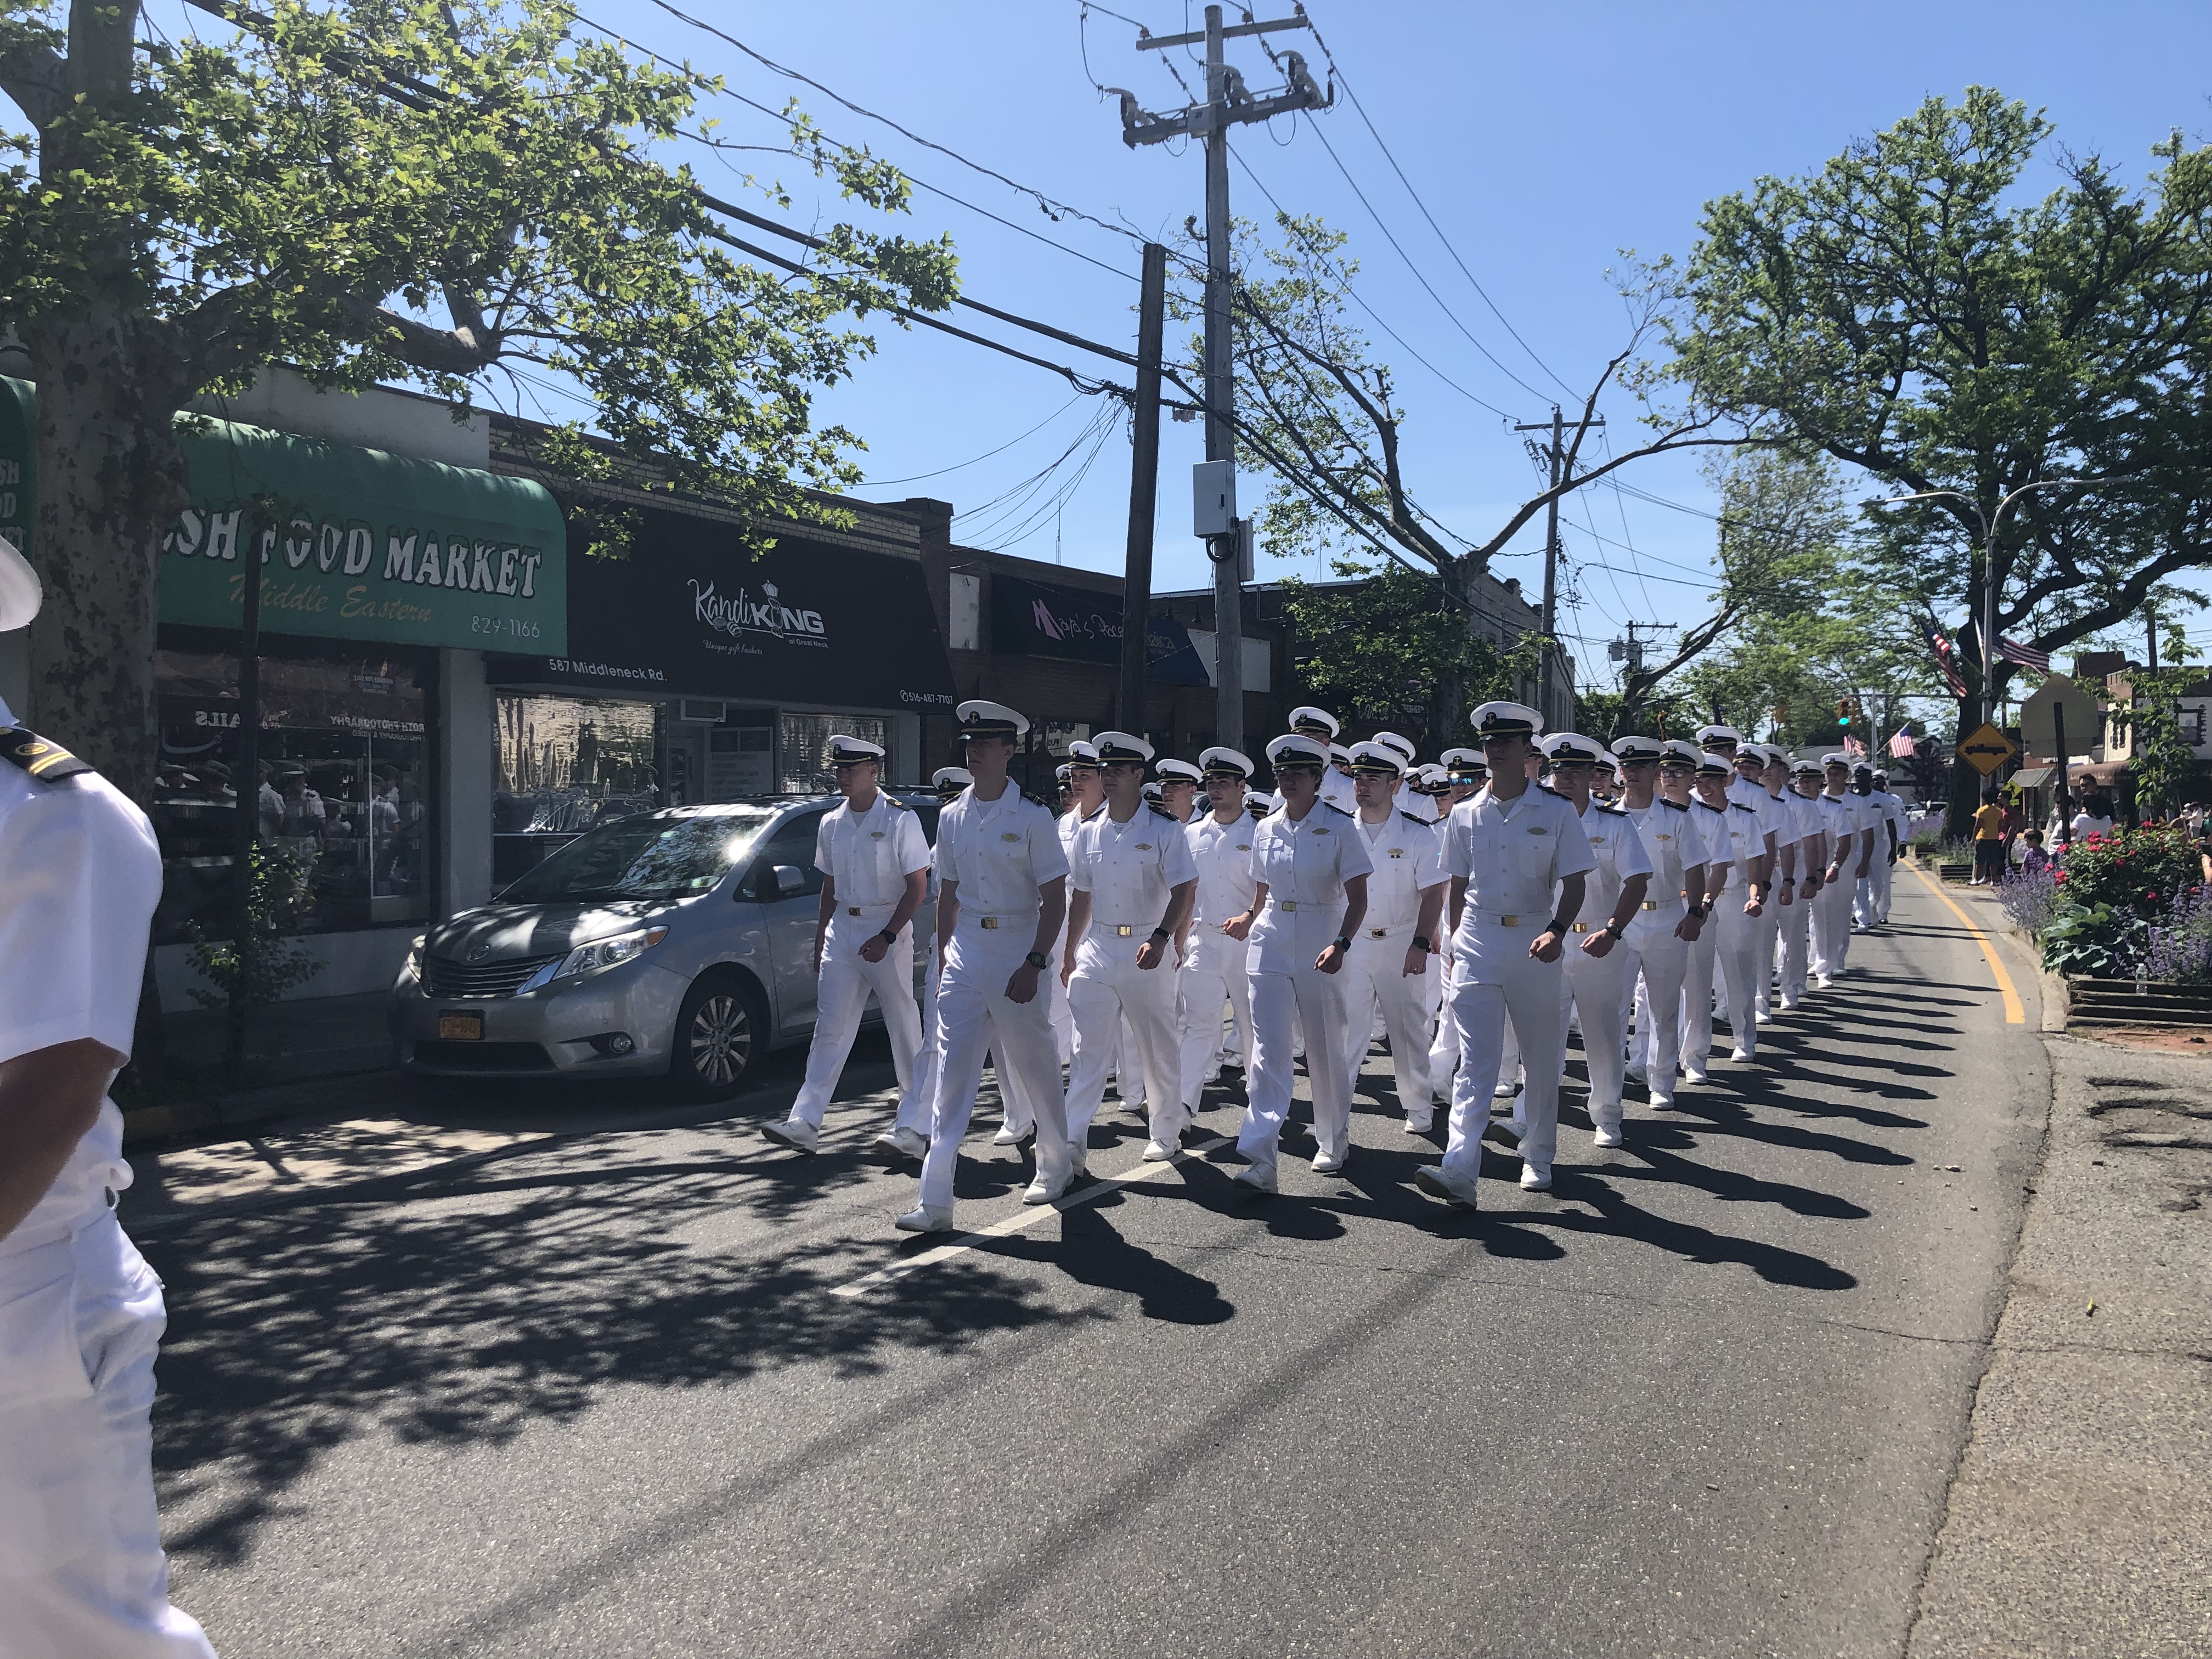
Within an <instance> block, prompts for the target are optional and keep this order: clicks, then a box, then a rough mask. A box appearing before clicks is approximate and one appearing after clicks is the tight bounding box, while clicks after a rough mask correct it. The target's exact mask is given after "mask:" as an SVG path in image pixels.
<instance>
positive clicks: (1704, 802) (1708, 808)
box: [1698, 796, 1734, 812]
mask: <svg viewBox="0 0 2212 1659" xmlns="http://www.w3.org/2000/svg"><path fill="white" fill-rule="evenodd" d="M1698 805H1700V806H1702V807H1704V808H1705V811H1708V812H1718V811H1724V810H1726V809H1724V808H1723V807H1718V806H1716V805H1713V804H1712V802H1711V801H1709V800H1706V799H1704V798H1703V797H1702V796H1700V797H1699V800H1698ZM1730 805H1734V803H1733V802H1731V803H1730Z"/></svg>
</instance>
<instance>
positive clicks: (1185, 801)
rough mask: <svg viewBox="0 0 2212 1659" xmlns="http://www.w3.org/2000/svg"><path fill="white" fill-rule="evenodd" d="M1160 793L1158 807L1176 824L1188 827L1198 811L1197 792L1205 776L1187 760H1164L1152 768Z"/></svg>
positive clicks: (1202, 785)
mask: <svg viewBox="0 0 2212 1659" xmlns="http://www.w3.org/2000/svg"><path fill="white" fill-rule="evenodd" d="M1152 772H1153V774H1154V776H1155V779H1156V781H1158V786H1159V791H1160V805H1161V807H1162V809H1163V810H1164V811H1166V813H1167V815H1168V816H1169V817H1171V818H1173V819H1174V820H1175V821H1176V823H1181V824H1185V825H1188V823H1190V821H1191V819H1192V817H1194V816H1195V814H1196V812H1197V810H1198V792H1199V790H1200V788H1201V787H1204V785H1205V783H1206V775H1205V774H1204V773H1203V772H1201V771H1200V770H1199V769H1198V768H1196V767H1195V766H1193V765H1192V764H1191V763H1189V762H1188V761H1187V760H1164V761H1161V762H1159V763H1158V764H1156V765H1155V766H1154V767H1153V768H1152Z"/></svg>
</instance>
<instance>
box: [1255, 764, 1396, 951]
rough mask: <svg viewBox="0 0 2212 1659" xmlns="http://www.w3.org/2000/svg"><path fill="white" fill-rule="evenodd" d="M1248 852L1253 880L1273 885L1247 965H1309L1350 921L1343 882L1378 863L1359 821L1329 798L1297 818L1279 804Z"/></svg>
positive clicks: (1263, 821) (1262, 822)
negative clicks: (1346, 917) (1362, 836)
mask: <svg viewBox="0 0 2212 1659" xmlns="http://www.w3.org/2000/svg"><path fill="white" fill-rule="evenodd" d="M1249 857H1250V863H1249V869H1250V871H1251V875H1252V879H1253V880H1254V881H1255V882H1261V881H1264V882H1266V883H1267V908H1266V909H1265V910H1263V911H1261V913H1260V918H1259V920H1258V921H1255V922H1254V923H1253V924H1252V934H1251V937H1250V939H1248V940H1247V941H1246V950H1245V953H1244V966H1245V971H1246V972H1248V973H1254V974H1289V973H1295V972H1297V971H1298V970H1299V969H1306V968H1311V967H1312V966H1313V964H1314V958H1315V957H1317V956H1319V955H1320V954H1321V953H1322V951H1325V950H1327V949H1328V945H1329V942H1330V941H1331V940H1332V939H1334V938H1335V937H1336V930H1337V927H1338V925H1339V924H1340V923H1341V922H1342V921H1343V920H1344V884H1345V883H1346V882H1347V881H1350V880H1351V879H1352V878H1353V877H1355V876H1364V875H1365V874H1367V873H1368V872H1369V870H1370V869H1371V868H1372V867H1373V866H1372V862H1371V860H1370V859H1369V858H1368V856H1367V848H1366V844H1365V843H1364V842H1362V841H1361V840H1360V838H1359V826H1358V824H1357V823H1354V822H1353V821H1352V815H1351V814H1350V813H1349V812H1340V811H1337V810H1336V809H1335V808H1334V807H1333V806H1330V805H1327V804H1326V803H1324V802H1316V803H1315V805H1313V806H1312V808H1311V809H1310V810H1309V811H1307V813H1306V815H1305V817H1304V818H1302V819H1300V820H1299V821H1298V822H1297V823H1292V822H1291V817H1290V814H1289V813H1288V812H1287V811H1284V810H1282V809H1280V808H1279V809H1277V810H1276V811H1273V812H1270V813H1268V814H1267V817H1264V818H1261V820H1260V822H1259V823H1256V824H1255V825H1254V826H1253V828H1252V851H1251V854H1250V855H1249Z"/></svg>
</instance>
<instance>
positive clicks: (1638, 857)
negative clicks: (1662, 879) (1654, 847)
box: [1613, 813, 1651, 880]
mask: <svg viewBox="0 0 2212 1659" xmlns="http://www.w3.org/2000/svg"><path fill="white" fill-rule="evenodd" d="M1615 822H1617V823H1619V824H1620V836H1618V837H1617V838H1616V839H1615V842H1614V847H1613V871H1614V872H1615V873H1616V874H1618V875H1619V876H1620V877H1621V878H1623V879H1624V880H1626V878H1628V877H1630V876H1648V875H1650V873H1651V853H1650V848H1646V847H1645V846H1644V837H1643V836H1642V835H1640V834H1639V833H1638V830H1637V828H1636V820H1635V819H1633V818H1632V817H1628V816H1627V815H1626V813H1624V814H1623V815H1622V816H1621V817H1620V818H1618V819H1616V820H1615Z"/></svg>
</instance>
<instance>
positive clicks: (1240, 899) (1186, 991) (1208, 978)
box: [1177, 745, 1254, 1113]
mask: <svg viewBox="0 0 2212 1659" xmlns="http://www.w3.org/2000/svg"><path fill="white" fill-rule="evenodd" d="M1198 763H1199V765H1200V768H1201V769H1203V770H1204V772H1205V774H1206V800H1207V802H1208V804H1209V805H1211V807H1212V811H1208V812H1206V813H1205V814H1204V815H1203V816H1201V817H1197V818H1194V819H1193V820H1192V821H1191V822H1190V823H1188V825H1186V826H1185V827H1184V829H1183V840H1184V842H1185V844H1186V845H1187V846H1188V847H1189V848H1190V856H1191V862H1192V865H1193V866H1194V867H1195V868H1196V870H1197V872H1198V892H1197V896H1196V899H1195V901H1194V905H1193V908H1192V913H1191V926H1190V943H1189V945H1188V947H1187V948H1186V949H1185V951H1184V954H1183V959H1182V980H1181V982H1180V984H1179V986H1178V987H1177V989H1178V994H1179V995H1180V996H1181V998H1182V1103H1183V1107H1184V1109H1185V1110H1187V1111H1189V1112H1192V1113H1196V1112H1197V1111H1198V1109H1199V1108H1200V1104H1201V1103H1202V1101H1203V1098H1204V1094H1205V1090H1206V1085H1207V1084H1209V1083H1211V1082H1212V1081H1213V1079H1214V1078H1215V1077H1216V1076H1218V1074H1219V1072H1220V1065H1221V1060H1222V1059H1223V1058H1224V1054H1223V1049H1222V1023H1221V1010H1222V1006H1223V1005H1224V1004H1225V1003H1226V1004H1227V1005H1228V1007H1229V1009H1230V1018H1231V1021H1232V1022H1233V1024H1232V1026H1231V1030H1232V1031H1233V1033H1234V1035H1233V1036H1231V1039H1230V1040H1231V1042H1234V1043H1235V1045H1236V1053H1235V1056H1234V1057H1235V1058H1236V1060H1237V1063H1238V1064H1239V1065H1241V1066H1243V1068H1244V1073H1245V1075H1246V1076H1247V1077H1248V1078H1249V1076H1250V1075H1251V1070H1252V981H1251V978H1250V976H1249V975H1247V974H1246V972H1245V971H1244V954H1245V946H1244V941H1245V936H1246V935H1247V934H1248V933H1250V931H1251V922H1250V921H1249V916H1250V913H1251V909H1252V895H1253V890H1254V883H1253V879H1252V829H1253V820H1252V819H1251V818H1250V817H1249V816H1247V814H1246V811H1245V806H1244V798H1245V796H1246V794H1247V793H1249V792H1248V791H1247V790H1246V788H1245V787H1244V786H1245V784H1246V782H1247V781H1248V780H1249V778H1250V777H1251V775H1252V763H1251V761H1250V760H1249V758H1248V757H1245V756H1244V755H1243V754H1242V753H1240V752H1239V751H1238V750H1234V749H1225V748H1221V747H1219V746H1218V745H1217V746H1216V747H1214V748H1212V749H1209V750H1206V752H1205V753H1203V754H1201V755H1200V757H1198Z"/></svg>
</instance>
